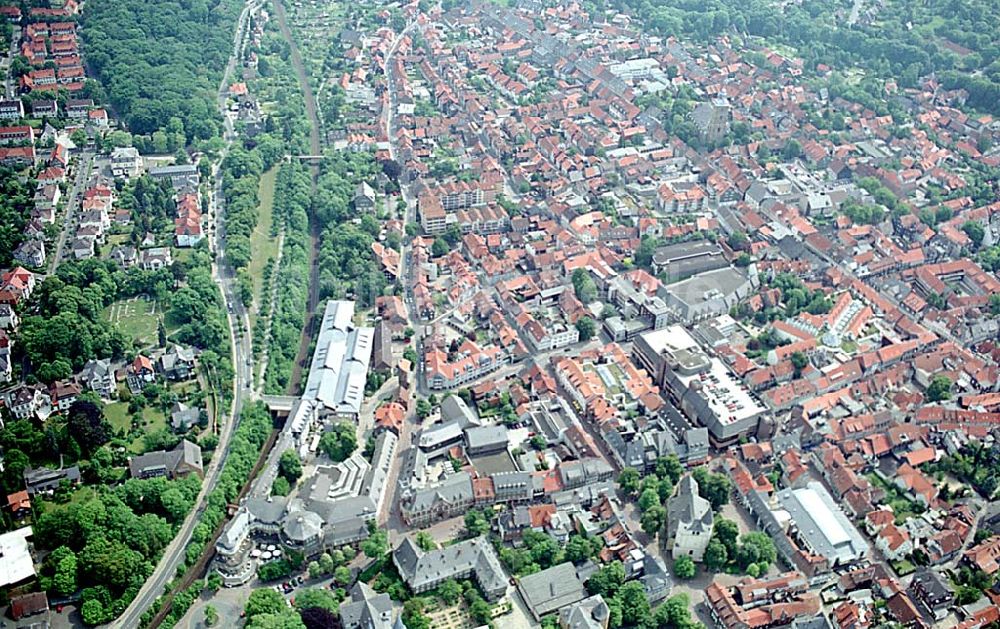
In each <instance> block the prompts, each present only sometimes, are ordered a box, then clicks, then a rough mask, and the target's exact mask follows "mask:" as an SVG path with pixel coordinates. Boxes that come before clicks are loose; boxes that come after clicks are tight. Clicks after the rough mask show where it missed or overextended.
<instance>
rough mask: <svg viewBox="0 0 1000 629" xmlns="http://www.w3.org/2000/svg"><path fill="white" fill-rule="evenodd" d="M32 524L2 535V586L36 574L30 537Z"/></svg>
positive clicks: (0, 547)
mask: <svg viewBox="0 0 1000 629" xmlns="http://www.w3.org/2000/svg"><path fill="white" fill-rule="evenodd" d="M31 534H32V531H31V527H30V526H25V527H23V528H20V529H17V530H16V531H11V532H9V533H4V534H3V535H0V587H6V586H8V585H14V584H16V583H21V582H22V581H25V580H27V579H30V578H32V577H34V576H35V562H34V560H33V559H32V557H31V548H30V547H29V546H28V538H29V537H31Z"/></svg>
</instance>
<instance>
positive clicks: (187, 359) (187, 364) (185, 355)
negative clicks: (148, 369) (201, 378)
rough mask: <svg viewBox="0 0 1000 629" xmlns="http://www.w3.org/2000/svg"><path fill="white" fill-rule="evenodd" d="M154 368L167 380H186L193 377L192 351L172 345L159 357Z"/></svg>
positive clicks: (193, 357) (188, 348)
mask: <svg viewBox="0 0 1000 629" xmlns="http://www.w3.org/2000/svg"><path fill="white" fill-rule="evenodd" d="M156 366H157V368H158V370H159V372H160V373H161V374H163V377H164V378H166V379H167V380H187V379H188V378H190V377H191V376H193V375H194V368H195V355H194V350H193V349H192V348H190V347H182V346H180V345H173V346H172V347H171V348H170V349H168V350H167V351H166V352H164V353H163V355H161V356H160V358H159V359H158V360H157V365H156Z"/></svg>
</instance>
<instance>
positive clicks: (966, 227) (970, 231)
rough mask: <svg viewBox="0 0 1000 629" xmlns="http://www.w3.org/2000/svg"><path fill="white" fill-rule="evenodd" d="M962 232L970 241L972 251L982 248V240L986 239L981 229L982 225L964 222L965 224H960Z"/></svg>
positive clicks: (984, 232) (974, 222)
mask: <svg viewBox="0 0 1000 629" xmlns="http://www.w3.org/2000/svg"><path fill="white" fill-rule="evenodd" d="M962 231H964V232H965V235H966V236H968V237H969V240H971V241H972V246H973V248H974V249H979V247H981V246H982V244H983V238H985V237H986V231H985V230H984V229H983V226H982V225H980V224H979V223H977V222H976V221H965V223H963V224H962Z"/></svg>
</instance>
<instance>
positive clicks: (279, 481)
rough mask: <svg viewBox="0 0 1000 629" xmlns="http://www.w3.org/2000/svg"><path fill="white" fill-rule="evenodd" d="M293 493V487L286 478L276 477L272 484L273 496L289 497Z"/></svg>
mask: <svg viewBox="0 0 1000 629" xmlns="http://www.w3.org/2000/svg"><path fill="white" fill-rule="evenodd" d="M291 491H292V486H291V485H289V484H288V480H287V479H286V478H285V477H284V476H275V477H274V481H273V482H272V483H271V495H272V496H287V495H288V494H289V493H290V492H291Z"/></svg>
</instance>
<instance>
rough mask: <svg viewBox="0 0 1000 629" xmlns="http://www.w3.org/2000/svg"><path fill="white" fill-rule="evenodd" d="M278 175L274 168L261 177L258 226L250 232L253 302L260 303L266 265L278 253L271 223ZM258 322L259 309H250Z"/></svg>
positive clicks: (249, 270) (248, 270) (258, 194)
mask: <svg viewBox="0 0 1000 629" xmlns="http://www.w3.org/2000/svg"><path fill="white" fill-rule="evenodd" d="M277 177H278V169H277V168H272V169H271V170H269V171H267V172H266V173H264V174H263V175H261V177H260V190H259V191H258V192H257V196H258V198H259V199H260V208H259V210H258V214H257V227H256V228H255V229H254V230H253V233H252V234H250V251H252V252H253V256H251V258H250V264H249V265H248V266H247V272H248V273H249V274H250V277H251V279H252V280H253V303H254V304H255V305H257V304H260V293H261V290H262V289H263V287H264V265H265V264H267V261H268V260H273V259H275V258H276V257H277V255H278V239H277V238H274V237H272V236H271V224H272V223H273V222H274V219H273V214H274V182H275V179H277ZM256 322H257V309H256V308H251V309H250V326H251V328H252V327H253V325H254V323H256Z"/></svg>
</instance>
